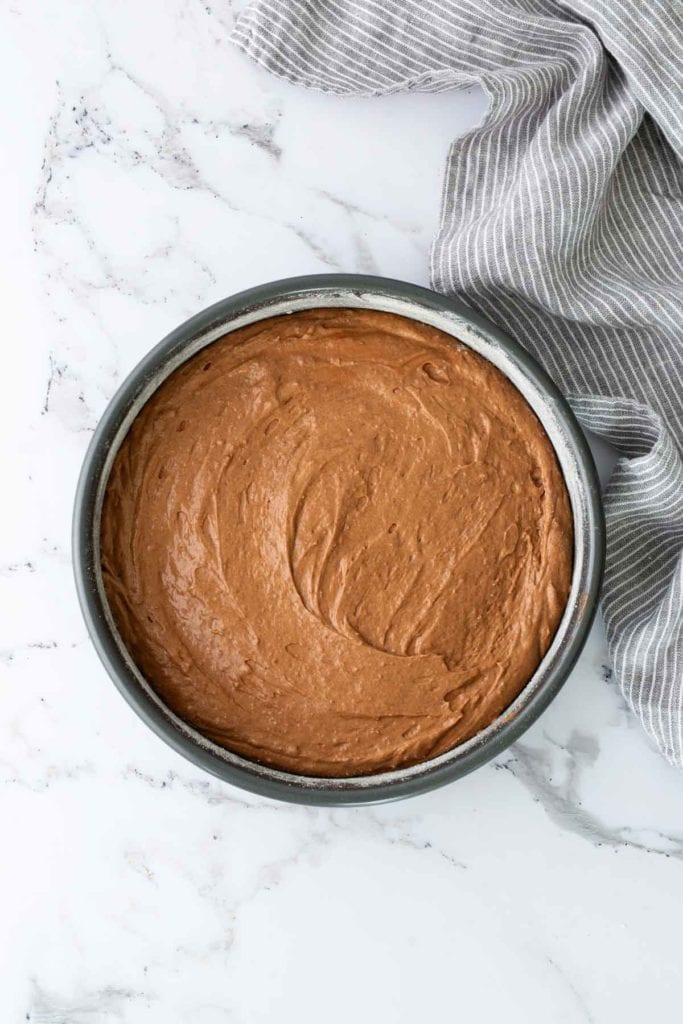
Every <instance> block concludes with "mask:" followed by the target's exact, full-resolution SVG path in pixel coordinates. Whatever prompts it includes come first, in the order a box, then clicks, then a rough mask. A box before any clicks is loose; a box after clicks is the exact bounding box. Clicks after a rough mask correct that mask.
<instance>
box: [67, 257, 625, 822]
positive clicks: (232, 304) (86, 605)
mask: <svg viewBox="0 0 683 1024" xmlns="http://www.w3.org/2000/svg"><path fill="white" fill-rule="evenodd" d="M331 306H343V307H347V308H358V309H376V310H384V311H387V312H391V313H398V314H400V315H401V316H404V317H409V318H411V319H413V320H418V321H421V322H422V323H426V324H430V325H431V326H433V327H437V328H439V329H440V330H442V331H444V332H445V333H446V334H450V335H452V336H453V337H455V338H458V339H459V340H460V341H462V342H464V343H465V344H466V345H468V346H470V348H472V349H474V350H475V351H476V352H479V353H480V354H481V355H482V356H484V357H486V358H487V359H489V360H490V361H491V362H492V363H494V364H495V365H496V366H497V367H498V368H499V369H500V370H501V371H502V372H503V373H504V374H505V375H506V376H507V377H508V378H509V379H510V380H511V381H512V383H513V384H515V386H516V387H517V388H518V390H519V391H520V392H521V393H522V394H523V395H524V397H525V398H526V400H527V401H528V403H529V404H530V405H531V407H532V408H533V409H534V411H535V413H536V415H537V416H538V418H539V419H540V421H541V423H542V424H543V426H544V428H545V430H546V433H547V434H548V436H549V438H550V440H551V442H552V444H553V446H554V449H555V452H556V454H557V458H558V460H559V463H560V466H561V468H562V472H563V474H564V479H565V482H566V485H567V489H568V492H569V497H570V501H571V506H572V513H573V518H574V569H573V578H572V586H571V592H570V596H569V601H568V603H567V607H566V610H565V612H564V616H563V618H562V621H561V623H560V626H559V628H558V630H557V633H556V635H555V638H554V640H553V642H552V644H551V646H550V649H549V650H548V652H547V654H546V655H545V657H544V659H543V661H542V662H541V664H540V666H539V667H538V669H537V671H536V672H535V674H534V675H533V677H532V678H531V680H530V681H529V682H528V684H527V685H526V687H525V688H524V689H523V690H522V692H521V693H520V695H519V696H518V698H517V699H516V700H515V701H514V703H513V704H512V705H511V706H510V707H509V708H508V709H507V710H506V711H505V713H504V714H503V715H501V716H500V718H498V719H497V720H496V721H495V722H493V723H492V724H491V725H490V726H489V727H488V728H487V729H485V730H483V731H482V732H480V733H478V734H477V735H476V736H474V737H473V738H472V739H470V740H468V741H467V742H466V743H463V744H461V745H460V746H458V747H455V748H454V749H453V750H450V751H448V752H447V753H445V754H442V755H441V756H439V757H436V758H434V759H433V760H430V761H426V762H423V763H421V764H418V765H414V766H412V767H410V768H402V769H398V770H396V771H390V772H384V773H382V774H378V775H369V776H363V777H357V778H344V779H329V778H310V777H308V776H302V775H294V774H291V773H288V772H283V771H279V770H277V769H274V768H269V767H267V766H265V765H262V764H258V763H256V762H253V761H249V760H247V759H245V758H243V757H240V756H238V755H237V754H233V753H231V752H230V751H229V750H225V749H224V748H222V747H220V746H218V745H217V744H215V743H212V742H211V741H210V740H207V739H206V738H205V737H203V736H202V735H201V734H200V733H198V732H197V731H196V730H195V729H193V728H192V727H191V726H189V725H188V724H187V723H185V722H183V721H182V720H181V719H179V718H178V717H177V716H176V715H175V714H173V712H172V711H171V710H170V709H169V708H167V707H166V706H165V705H164V703H163V702H162V701H161V699H160V698H159V697H158V696H157V695H156V693H155V692H154V690H153V689H152V687H151V686H150V685H149V683H148V682H147V681H146V680H145V679H144V678H143V676H142V675H141V673H140V672H139V670H138V668H137V666H136V665H135V664H134V663H133V661H132V660H131V658H130V656H129V654H128V652H127V650H126V648H125V647H124V645H123V643H122V641H121V638H120V637H119V635H118V632H117V629H116V626H115V624H114V621H113V618H112V616H111V613H110V610H109V607H108V604H107V600H106V597H105V593H104V588H103V583H102V576H101V571H100V544H99V531H100V516H101V510H102V501H103V497H104V491H105V487H106V484H107V478H108V476H109V472H110V469H111V466H112V463H113V460H114V458H115V456H116V453H117V451H118V449H119V446H120V445H121V442H122V441H123V438H124V437H125V435H126V433H127V431H128V429H129V427H130V425H131V423H132V422H133V420H134V419H135V417H136V415H137V414H138V413H139V411H140V409H141V408H142V406H143V405H144V403H145V402H146V401H147V400H148V399H149V398H150V396H151V395H152V394H153V393H154V391H155V390H156V389H157V388H158V387H159V385H160V384H161V383H162V382H163V381H164V380H165V379H166V378H167V377H168V376H169V374H171V373H172V372H173V371H174V370H175V369H176V368H177V367H178V366H180V365H181V363H183V362H185V360H187V359H189V358H190V357H191V356H193V355H195V353H197V352H198V351H199V350H200V349H202V348H203V347H204V346H206V345H210V344H211V342H213V341H216V340H217V339H218V338H220V337H222V336H223V335H225V334H227V333H229V332H230V331H233V330H236V329H237V328H239V327H243V326H245V325H246V324H250V323H253V322H255V321H257V320H261V319H263V318H265V317H270V316H277V315H282V314H287V313H293V312H295V311H297V310H302V309H311V308H316V307H318V308H319V307H331ZM604 534H605V528H604V517H603V511H602V502H601V498H600V487H599V483H598V478H597V474H596V471H595V466H594V463H593V458H592V456H591V452H590V449H589V447H588V444H587V442H586V439H585V437H584V435H583V433H582V431H581V428H580V427H579V425H578V423H577V421H576V419H575V418H574V415H573V413H572V411H571V409H570V408H569V406H568V404H567V402H566V401H565V400H564V398H563V397H562V395H561V394H560V392H559V391H558V389H557V387H556V386H555V384H554V383H553V382H552V381H551V379H550V378H549V377H548V375H547V374H546V373H545V372H544V371H543V370H542V369H541V367H540V366H539V365H538V363H537V362H536V361H535V360H534V359H533V358H532V357H531V356H530V355H529V354H528V352H526V351H525V349H523V348H522V347H521V345H519V344H518V343H517V342H515V341H513V340H512V339H511V338H509V337H507V336H506V335H505V334H503V333H502V332H501V331H499V330H498V329H497V328H496V327H494V326H493V325H492V324H490V323H488V322H487V321H486V320H484V319H483V318H481V317H479V316H477V315H475V314H474V313H473V312H471V311H470V310H468V309H467V308H466V307H465V306H463V305H461V304H460V303H458V302H456V301H454V300H453V299H449V298H446V297H445V296H443V295H439V294H437V293H436V292H432V291H429V290H428V289H426V288H418V287H416V286H415V285H411V284H405V283H403V282H400V281H391V280H386V279H384V278H379V277H364V276H363V277H361V276H355V275H345V274H331V275H322V276H314V277H299V278H291V279H288V280H285V281H276V282H273V283H272V284H265V285H261V286H260V287H258V288H252V289H250V290H249V291H246V292H242V293H240V294H239V295H235V296H233V297H231V298H228V299H224V300H223V301H222V302H218V303H216V304H215V305H214V306H210V307H209V308H208V309H205V310H204V311H203V312H201V313H198V314H197V315H196V316H194V317H192V318H191V319H190V320H188V321H187V322H186V323H184V324H182V325H181V326H180V327H178V328H176V330H174V331H172V332H171V333H170V334H169V335H168V336H167V337H166V338H164V340H163V341H162V342H160V343H159V344H158V345H157V346H156V347H155V348H153V349H152V351H151V352H149V354H148V355H146V356H145V358H144V359H143V360H142V362H141V363H139V365H138V366H137V367H136V368H135V369H134V370H133V372H132V373H131V374H130V376H129V377H128V378H127V380H126V381H124V383H123V384H122V385H121V387H120V388H119V390H118V391H117V392H116V394H115V395H114V397H113V398H112V400H111V402H110V403H109V405H108V407H107V409H106V410H105V413H104V415H103V416H102V419H101V420H100V423H99V425H98V427H97V429H96V431H95V434H94V436H93V439H92V442H91V444H90V447H89V448H88V452H87V454H86V457H85V461H84V464H83V469H82V471H81V476H80V480H79V483H78V490H77V493H76V503H75V511H74V530H73V558H74V571H75V577H76V586H77V589H78V597H79V600H80V603H81V608H82V611H83V615H84V617H85V621H86V624H87V627H88V631H89V633H90V636H91V638H92V641H93V643H94V645H95V647H96V649H97V652H98V654H99V656H100V658H101V660H102V662H103V664H104V666H105V668H106V669H107V671H108V673H109V675H110V676H111V678H112V679H113V681H114V683H115V684H116V686H117V687H118V689H119V690H120V692H121V693H122V694H123V696H124V697H125V698H126V700H127V701H128V703H129V704H130V705H131V707H132V708H133V709H134V710H135V711H136V712H137V713H138V715H139V716H140V717H141V718H142V719H143V720H144V721H145V722H146V723H147V725H148V726H149V727H150V728H151V729H153V730H154V732H156V733H157V735H159V736H160V737H161V738H162V739H164V740H165V741H166V742H167V743H168V744H169V745H170V746H171V747H173V748H174V749H175V750H176V751H178V753H180V754H183V755H184V756H185V757H187V758H188V759H189V760H190V761H192V762H193V763H194V764H196V765H198V766H199V767H200V768H203V769H205V770H206V771H207V772H210V773H211V774H213V775H215V776H218V778H220V779H223V780H225V781H226V782H230V783H232V784H233V785H236V786H240V787H242V788H243V789H246V790H250V791H251V792H253V793H258V794H261V795H264V796H268V797H274V798H277V799H280V800H289V801H293V802H296V803H303V804H328V805H341V804H361V803H372V802H379V801H383V800H392V799H396V798H399V797H407V796H412V795H415V794H417V793H421V792H424V791H426V790H430V789H435V788H436V787H437V786H441V785H443V784H444V783H447V782H452V781H453V780H454V779H457V778H460V777H461V776H463V775H466V774H467V773H468V772H471V771H472V770H473V769H474V768H478V767H480V766H481V765H483V764H485V763H486V762H487V761H489V760H490V759H491V758H493V757H495V755H496V754H499V753H500V752H501V751H502V750H504V749H505V748H506V747H507V746H509V744H511V743H512V742H513V741H514V740H516V739H517V738H518V737H519V736H521V734H522V733H523V732H524V731H525V730H526V729H528V728H529V726H530V725H531V723H532V722H534V721H535V720H536V719H537V718H538V716H539V715H540V714H541V712H542V711H543V710H544V709H545V708H546V707H547V706H548V704H549V703H550V701H551V700H552V699H553V697H554V696H555V695H556V694H557V692H558V690H559V689H560V687H561V686H562V684H563V683H564V681H565V680H566V678H567V676H568V674H569V672H570V671H571V668H572V666H573V665H574V663H575V661H576V659H577V657H578V655H579V652H580V651H581V648H582V647H583V644H584V642H585V639H586V636H587V633H588V630H589V628H590V624H591V622H592V619H593V616H594V613H595V609H596V605H597V601H598V592H599V588H600V580H601V576H602V569H603V561H604V546H605V536H604Z"/></svg>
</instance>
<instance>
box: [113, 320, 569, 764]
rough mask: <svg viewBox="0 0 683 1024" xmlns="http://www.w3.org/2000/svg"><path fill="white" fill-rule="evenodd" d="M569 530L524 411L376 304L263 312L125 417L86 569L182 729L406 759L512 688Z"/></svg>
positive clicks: (544, 644)
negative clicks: (93, 570) (128, 420)
mask: <svg viewBox="0 0 683 1024" xmlns="http://www.w3.org/2000/svg"><path fill="white" fill-rule="evenodd" d="M572 546H573V539H572V518H571V513H570V506H569V501H568V496H567V492H566V488H565V484H564V481H563V478H562V475H561V473H560V469H559V466H558V463H557V460H556V458H555V455H554V452H553V449H552V447H551V444H550V442H549V440H548V438H547V436H546V435H545V433H544V431H543V429H542V427H541V425H540V423H539V421H538V420H537V418H536V416H535V415H534V413H533V412H532V410H531V408H530V407H529V406H528V405H527V403H526V401H525V400H524V398H522V396H521V395H520V394H519V392H518V391H517V390H516V389H515V388H514V386H513V385H512V384H510V383H509V381H508V380H507V379H506V378H505V377H504V376H503V375H502V374H501V373H500V372H499V371H498V370H497V369H496V368H495V367H494V366H493V365H492V364H490V363H489V362H488V361H486V360H485V359H483V358H481V357H480V356H478V355H477V354H476V353H474V352H472V351H471V350H470V349H468V348H466V347H464V346H462V345H460V344H459V343H458V342H457V341H454V339H452V338H450V337H449V336H447V335H445V334H443V333H441V332H440V331H437V330H435V329H433V328H431V327H427V326H425V325H423V324H419V323H415V322H413V321H411V320H407V319H404V318H403V317H399V316H394V315H391V314H387V313H379V312H368V311H360V310H344V309H317V310H311V311H307V312H303V313H297V314H293V315H291V316H283V317H276V318H271V319H269V320H264V321H261V322H260V323H257V324H255V325H253V326H250V327H247V328H244V329H241V330H239V331H236V332H235V333H232V334H229V335H227V336H226V337H225V338H223V339H221V340H220V341H217V342H215V343H214V344H212V345H211V346H210V347H208V348H206V349H204V350H203V351H202V352H201V353H200V354H199V355H197V356H196V357H194V358H193V359H192V360H190V361H189V362H188V363H186V364H185V365H184V366H182V367H181V368H180V369H179V370H177V371H176V372H175V373H173V374H172V376H171V377H170V378H169V379H168V380H167V381H166V382H165V383H164V384H163V385H162V386H161V387H160V388H159V390H158V391H157V392H156V393H155V394H154V396H153V397H152V399H151V400H150V401H149V402H148V403H147V405H146V406H145V407H144V408H143V410H142V411H141V413H140V415H139V416H138V417H137V419H136V420H135V422H134V424H133V426H132V428H131V430H130V432H129V434H128V436H127V437H126V439H125V441H124V443H123V446H122V447H121V450H120V451H119V453H118V455H117V457H116V460H115V463H114V466H113V469H112V473H111V476H110V479H109V483H108V487H107V492H106V498H105V504H104V509H103V517H102V548H101V550H102V566H103V573H104V582H105V588H106V592H107V596H108V599H109V602H110V606H111V609H112V613H113V615H114V618H115V620H116V622H117V624H118V628H119V630H120V633H121V636H122V638H123V640H124V642H125V644H126V645H127V647H128V649H129V650H130V652H131V654H132V656H133V658H134V659H135V661H136V662H137V664H138V665H139V667H140V669H141V671H142V672H143V674H144V675H145V676H146V677H147V678H148V680H149V681H150V683H151V684H152V685H153V686H154V688H155V689H156V690H157V692H158V693H159V694H160V695H161V697H162V698H163V699H164V701H165V702H166V703H167V704H168V705H169V706H170V707H171V708H172V709H173V710H174V711H175V712H176V713H177V714H178V715H179V716H181V717H182V718H183V719H185V720H186V721H188V722H190V723H192V724H193V725H194V726H196V727H197V728H198V729H199V730H200V731H201V732H202V733H204V734H205V735H206V736H208V737H210V738H211V739H213V740H215V741H216V742H218V743H220V744H222V745H224V746H225V747H228V748H229V749H230V750H233V751H236V752H238V753H239V754H242V755H244V756H246V757H248V758H252V759H256V760H258V761H261V762H264V763H267V764H269V765H274V766H277V767H279V768H284V769H288V770H290V771H293V772H297V773H300V774H304V775H320V776H350V775H360V774H369V773H373V772H378V771H381V770H386V769H391V768H395V767H398V766H403V765H410V764H413V763H416V762H419V761H422V760H424V759H427V758H431V757H433V756H435V755H437V754H440V753H442V752H444V751H446V750H448V749H449V748H451V747H453V746H455V745H456V744H458V743H460V742H462V741H463V740H465V739H467V738H469V737H470V736H472V735H474V734H475V733H476V732H478V731H479V730H480V729H482V728H483V727H485V726H486V725H488V724H489V723H490V722H491V721H492V720H493V719H495V718H496V717H497V716H498V715H499V714H500V713H501V712H502V711H504V710H505V708H506V707H507V706H508V705H509V704H510V703H511V701H512V700H513V699H514V698H515V697H516V696H517V694H518V693H519V692H520V690H521V689H522V688H523V687H524V685H525V683H526V682H527V681H528V680H529V678H530V677H531V676H532V674H533V672H534V670H535V669H536V667H537V666H538V664H539V662H540V660H541V658H542V657H543V655H544V653H545V652H546V650H547V649H548V646H549V644H550V642H551V640H552V637H553V634H554V632H555V630H556V627H557V625H558V623H559V620H560V617H561V615H562V612H563V610H564V607H565V603H566V601H567V597H568V593H569V587H570V579H571V572H572Z"/></svg>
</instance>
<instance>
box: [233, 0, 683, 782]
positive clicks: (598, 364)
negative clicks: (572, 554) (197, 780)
mask: <svg viewBox="0 0 683 1024" xmlns="http://www.w3.org/2000/svg"><path fill="white" fill-rule="evenodd" d="M233 38H234V40H235V42H236V43H237V44H238V45H239V46H240V47H241V48H242V50H244V52H245V53H247V54H248V55H249V56H251V57H252V58H253V59H254V60H256V61H258V62H259V63H261V64H263V65H265V66H266V67H267V68H269V69H270V70H271V71H272V72H274V73H275V74H278V75H281V76H283V77H285V78H287V79H290V80H291V81H293V82H297V83H299V84H302V85H306V86H310V87H313V88H316V89H322V90H325V91H329V92H334V93H343V94H359V95H361V94H362V95H380V94H386V93H392V92H398V91H400V90H406V89H417V90H421V91H428V92H442V91H445V90H447V89H458V88H461V87H463V86H464V85H467V84H470V83H472V82H480V83H481V85H482V86H483V88H484V89H485V91H486V93H487V95H488V97H489V101H490V104H489V110H488V114H487V116H486V117H485V118H484V120H483V122H482V123H481V124H480V125H479V126H478V127H477V128H476V129H474V130H473V131H472V132H470V133H469V134H468V135H466V136H465V137H464V138H461V139H458V140H457V141H456V142H455V143H454V144H453V145H452V147H451V151H450V155H449V159H448V167H447V172H446V183H445V188H444V199H443V212H442V218H441V225H440V228H439V232H438V235H437V238H436V240H435V242H434V247H433V251H432V271H431V272H432V283H433V285H434V287H435V288H437V289H439V290H441V291H444V292H448V293H451V294H453V295H457V296H459V297H460V298H461V299H463V300H464V301H466V302H468V303H469V304H470V305H472V306H473V307H475V308H477V309H479V310H481V311H482V312H483V313H484V314H486V315H487V316H488V317H489V318H490V319H491V320H493V321H494V322H496V323H498V324H499V325H500V326H501V327H503V328H505V329H506V330H507V331H508V332H509V333H510V334H512V335H514V336H515V337H516V338H517V339H519V340H520V341H521V342H523V344H524V345H526V346H527V348H529V349H530V350H531V351H532V352H533V353H534V354H535V355H536V357H537V358H538V359H539V360H540V361H541V362H542V363H543V364H544V366H545V367H546V369H547V370H548V371H549V372H550V373H551V375H552V376H553V377H554V378H555V380H556V381H557V382H558V383H559V384H560V386H561V387H562V388H563V390H564V392H565V394H567V395H568V397H569V399H570V400H571V402H572V404H573V406H574V409H575V410H576V412H577V414H578V416H579V418H580V419H581V421H582V423H583V424H584V425H585V426H586V427H587V428H589V429H590V430H592V431H595V433H597V434H600V435H602V437H604V438H605V439H606V440H608V441H609V442H610V443H611V444H613V445H614V446H615V447H616V448H617V449H618V451H619V452H620V454H621V458H620V460H619V463H618V465H617V468H616V470H615V472H614V475H613V477H612V480H611V482H610V484H609V486H608V488H607V492H606V497H605V501H606V515H607V528H608V551H607V568H606V576H605V585H604V594H603V610H604V614H605V620H606V625H607V635H608V642H609V646H610V653H611V658H612V662H613V666H614V670H615V674H616V676H617V678H618V680H619V683H620V685H621V688H622V690H623V693H624V695H625V697H626V699H627V700H628V702H629V704H630V705H631V707H632V708H633V710H634V711H635V712H636V714H637V715H638V716H639V718H640V719H641V721H642V723H643V725H644V727H645V729H646V730H647V732H648V734H649V735H650V736H651V737H652V739H653V740H654V741H655V742H656V743H657V745H658V746H659V748H660V749H661V750H662V752H663V753H664V754H665V756H666V757H667V758H668V759H669V760H670V761H671V762H672V763H674V764H677V765H681V766H683V430H682V424H683V341H682V339H681V322H682V317H681V314H682V312H683V253H682V246H681V243H682V242H683V72H682V68H683V63H682V62H683V7H682V6H681V5H680V2H679V0H563V2H555V0H258V2H256V3H254V4H252V5H251V6H249V7H248V8H247V9H246V10H245V11H244V12H243V14H242V15H241V16H240V18H239V19H238V21H237V24H236V27H235V31H234V37H233ZM409 151H410V150H409V140H407V144H406V153H407V155H409Z"/></svg>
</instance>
